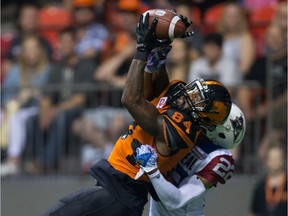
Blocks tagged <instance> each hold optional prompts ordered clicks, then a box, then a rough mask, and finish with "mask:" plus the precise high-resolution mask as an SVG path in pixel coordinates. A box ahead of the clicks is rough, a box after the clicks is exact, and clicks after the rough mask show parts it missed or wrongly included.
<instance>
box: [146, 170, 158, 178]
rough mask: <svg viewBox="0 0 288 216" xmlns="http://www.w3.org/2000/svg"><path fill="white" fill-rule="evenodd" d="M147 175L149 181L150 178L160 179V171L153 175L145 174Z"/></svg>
mask: <svg viewBox="0 0 288 216" xmlns="http://www.w3.org/2000/svg"><path fill="white" fill-rule="evenodd" d="M147 175H148V177H149V178H150V179H152V178H159V177H160V171H159V169H157V170H156V171H155V172H154V173H152V174H150V175H149V174H148V173H147Z"/></svg>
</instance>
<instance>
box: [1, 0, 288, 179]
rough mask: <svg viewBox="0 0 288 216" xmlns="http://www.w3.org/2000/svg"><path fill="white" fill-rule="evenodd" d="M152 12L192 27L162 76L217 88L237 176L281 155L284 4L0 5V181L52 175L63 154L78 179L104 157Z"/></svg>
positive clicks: (94, 0)
mask: <svg viewBox="0 0 288 216" xmlns="http://www.w3.org/2000/svg"><path fill="white" fill-rule="evenodd" d="M151 8H166V9H173V8H175V9H176V11H177V12H178V13H180V14H182V15H185V16H187V17H189V18H190V19H191V20H192V21H193V24H194V25H193V31H194V32H195V34H194V36H193V37H190V38H187V39H185V40H184V39H175V40H174V41H173V43H172V46H173V49H172V51H171V53H170V54H169V56H168V60H167V67H168V72H169V76H170V77H169V78H170V79H171V80H173V79H181V80H184V81H187V82H190V81H192V80H194V79H195V78H198V77H202V78H208V79H217V80H219V81H220V82H222V83H223V84H225V85H226V86H227V87H228V88H229V90H230V92H231V94H232V98H233V100H234V102H235V103H236V104H238V105H239V107H240V108H241V109H242V110H243V112H244V114H245V117H246V122H247V132H246V134H247V135H246V138H245V140H244V141H243V143H242V144H241V146H240V147H239V149H235V150H234V152H233V154H234V156H235V158H236V162H237V163H238V166H237V167H238V168H237V169H238V172H244V173H245V172H251V173H259V172H262V170H261V167H262V166H261V163H260V166H259V163H258V162H259V161H260V162H262V160H263V157H264V156H263V155H265V154H266V151H267V149H269V146H271V144H275V143H277V144H278V145H279V146H280V147H281V148H284V149H285V150H287V149H286V148H287V147H286V146H287V2H286V1H280V0H238V1H224V0H222V1H221V0H217V1H207V0H206V1H205V0H192V1H172V0H170V1H169V0H156V1H151V0H150V1H149V0H146V1H144V0H143V1H140V0H117V1H116V0H62V1H61V0H53V1H41V0H34V1H33V0H30V1H2V13H1V16H2V17H1V18H2V19H1V20H2V23H1V25H2V26H1V86H2V88H1V116H0V117H1V140H0V141H1V156H2V157H1V160H2V161H1V176H6V175H14V174H19V173H30V174H44V173H51V172H52V173H54V172H59V170H60V172H61V168H63V161H64V159H65V158H66V157H67V156H71V155H72V156H73V157H76V158H79V159H80V161H81V171H82V172H83V173H86V172H87V171H88V170H89V167H90V166H91V164H92V163H94V162H95V161H97V160H99V159H100V158H105V157H107V156H108V155H109V153H110V151H111V149H112V148H113V143H114V141H115V140H116V139H117V137H119V136H120V135H121V134H122V133H123V132H124V131H125V130H126V128H127V126H128V125H129V123H131V117H130V116H129V114H128V113H127V111H126V110H125V109H124V108H123V107H122V105H121V103H120V99H121V94H122V88H123V86H124V83H125V75H126V73H127V71H128V68H129V65H130V62H131V60H132V58H133V55H134V51H135V46H136V41H135V39H136V38H135V26H136V23H137V22H138V17H139V14H140V13H142V12H144V11H146V10H148V9H151ZM256 165H257V167H256ZM262 168H263V169H264V167H262Z"/></svg>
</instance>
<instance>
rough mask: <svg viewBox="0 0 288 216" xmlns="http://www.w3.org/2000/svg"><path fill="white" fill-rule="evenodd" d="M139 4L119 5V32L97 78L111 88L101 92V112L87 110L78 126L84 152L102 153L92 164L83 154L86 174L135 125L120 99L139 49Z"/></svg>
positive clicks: (120, 2) (107, 51)
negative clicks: (137, 41)
mask: <svg viewBox="0 0 288 216" xmlns="http://www.w3.org/2000/svg"><path fill="white" fill-rule="evenodd" d="M125 3H126V4H125ZM139 3H140V2H139V1H121V0H120V1H118V4H117V8H115V9H116V10H115V11H114V12H115V13H114V15H113V16H117V19H116V20H117V21H118V22H117V23H114V24H115V25H117V28H116V31H115V34H113V35H112V37H111V38H109V39H110V41H109V44H108V45H107V50H106V52H105V56H104V60H103V62H102V63H101V64H100V65H99V67H98V68H97V69H96V71H95V74H94V78H95V80H96V82H97V83H100V84H104V85H106V86H108V88H107V87H106V88H105V89H100V98H99V101H98V103H97V108H93V109H90V110H87V111H86V112H85V114H84V115H83V117H82V118H79V119H78V120H76V121H75V122H74V132H75V133H76V134H77V135H78V136H79V137H80V138H81V140H82V141H83V143H84V144H85V145H84V146H83V151H85V152H86V150H87V151H94V152H98V153H95V154H94V157H92V158H91V160H88V159H87V158H85V157H86V156H85V155H86V153H85V152H84V153H83V157H82V162H83V164H82V165H83V171H84V172H86V171H87V169H88V168H89V167H90V166H91V163H93V162H95V161H97V160H99V159H101V158H106V157H107V156H108V155H109V153H110V151H111V149H112V148H113V145H112V144H113V143H114V142H115V140H116V139H117V138H118V137H119V136H120V135H121V133H122V132H123V128H125V127H126V126H127V124H129V122H130V121H131V117H130V115H129V114H128V112H127V110H126V109H124V108H123V107H122V105H121V101H120V99H121V95H122V88H123V86H124V84H125V80H126V73H127V71H128V68H129V64H130V62H131V59H132V58H133V56H134V51H135V46H136V41H135V35H134V34H135V26H136V23H137V21H138V12H139V9H140V4H139ZM114 21H115V17H114ZM115 27H116V26H115ZM102 86H103V85H102ZM83 128H85V130H83Z"/></svg>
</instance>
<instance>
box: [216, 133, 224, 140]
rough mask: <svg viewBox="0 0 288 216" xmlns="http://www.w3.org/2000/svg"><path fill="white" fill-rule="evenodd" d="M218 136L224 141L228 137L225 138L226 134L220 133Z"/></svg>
mask: <svg viewBox="0 0 288 216" xmlns="http://www.w3.org/2000/svg"><path fill="white" fill-rule="evenodd" d="M218 136H219V137H220V138H222V139H225V138H226V136H225V134H224V133H219V134H218Z"/></svg>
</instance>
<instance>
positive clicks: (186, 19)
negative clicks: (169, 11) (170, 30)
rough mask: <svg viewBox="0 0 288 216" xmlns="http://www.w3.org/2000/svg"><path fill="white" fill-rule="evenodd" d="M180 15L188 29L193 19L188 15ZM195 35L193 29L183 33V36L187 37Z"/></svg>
mask: <svg viewBox="0 0 288 216" xmlns="http://www.w3.org/2000/svg"><path fill="white" fill-rule="evenodd" d="M178 16H179V18H180V19H181V20H182V22H183V23H184V25H185V27H186V29H188V28H189V27H190V26H191V25H192V24H193V23H192V21H191V20H189V19H188V17H186V16H183V15H181V14H178ZM193 35H194V32H193V31H188V32H185V34H184V35H182V36H181V38H186V37H190V36H193Z"/></svg>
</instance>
